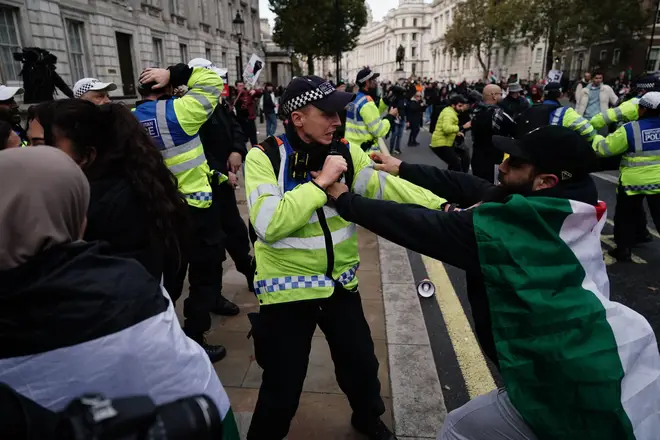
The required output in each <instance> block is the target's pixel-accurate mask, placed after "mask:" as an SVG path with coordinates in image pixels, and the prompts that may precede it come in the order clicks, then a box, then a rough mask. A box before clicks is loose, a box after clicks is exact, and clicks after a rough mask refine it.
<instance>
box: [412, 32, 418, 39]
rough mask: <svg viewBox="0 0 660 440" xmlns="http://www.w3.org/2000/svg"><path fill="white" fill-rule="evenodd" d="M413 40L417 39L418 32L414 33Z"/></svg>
mask: <svg viewBox="0 0 660 440" xmlns="http://www.w3.org/2000/svg"><path fill="white" fill-rule="evenodd" d="M411 38H412V41H417V32H413V33H412V37H411Z"/></svg>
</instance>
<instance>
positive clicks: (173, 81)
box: [167, 63, 193, 87]
mask: <svg viewBox="0 0 660 440" xmlns="http://www.w3.org/2000/svg"><path fill="white" fill-rule="evenodd" d="M167 70H169V71H170V85H171V86H172V87H179V86H185V85H186V84H188V80H189V79H190V75H192V72H193V69H192V67H188V65H186V64H183V63H179V64H176V65H174V66H170V67H168V68H167Z"/></svg>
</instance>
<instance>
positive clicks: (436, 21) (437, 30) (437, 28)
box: [433, 17, 440, 35]
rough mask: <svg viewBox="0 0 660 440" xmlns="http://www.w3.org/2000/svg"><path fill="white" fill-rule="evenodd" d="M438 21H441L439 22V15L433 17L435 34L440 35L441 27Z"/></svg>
mask: <svg viewBox="0 0 660 440" xmlns="http://www.w3.org/2000/svg"><path fill="white" fill-rule="evenodd" d="M438 23H439V22H438V17H435V18H434V19H433V28H434V31H433V35H438V33H439V32H440V28H439V27H438Z"/></svg>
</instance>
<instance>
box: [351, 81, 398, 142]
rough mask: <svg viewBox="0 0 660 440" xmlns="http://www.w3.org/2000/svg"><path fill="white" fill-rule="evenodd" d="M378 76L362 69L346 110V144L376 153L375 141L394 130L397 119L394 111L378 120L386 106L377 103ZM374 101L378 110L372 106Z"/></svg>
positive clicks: (396, 111) (380, 102)
mask: <svg viewBox="0 0 660 440" xmlns="http://www.w3.org/2000/svg"><path fill="white" fill-rule="evenodd" d="M379 76H380V74H379V73H375V72H372V71H371V69H369V68H365V69H362V70H360V72H359V73H358V74H357V80H356V85H357V86H358V87H359V91H358V93H357V95H356V96H355V99H354V100H353V102H351V103H350V104H348V107H346V140H347V141H348V142H349V143H350V144H351V145H355V146H359V147H361V148H362V150H364V151H368V150H374V151H375V150H379V147H378V138H382V137H385V135H387V133H389V131H390V129H391V128H392V127H393V126H394V123H395V120H396V118H397V116H398V115H399V111H398V110H397V109H396V108H392V109H391V110H390V111H389V113H388V114H387V115H386V116H385V117H384V118H382V119H381V117H380V115H381V113H383V112H384V111H386V110H387V105H386V104H385V102H384V101H383V100H382V99H378V97H377V91H378V82H377V81H376V79H377V78H378V77H379ZM375 99H378V103H379V104H378V106H377V105H376V103H375V101H374V100H375Z"/></svg>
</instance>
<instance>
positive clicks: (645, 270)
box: [388, 130, 660, 410]
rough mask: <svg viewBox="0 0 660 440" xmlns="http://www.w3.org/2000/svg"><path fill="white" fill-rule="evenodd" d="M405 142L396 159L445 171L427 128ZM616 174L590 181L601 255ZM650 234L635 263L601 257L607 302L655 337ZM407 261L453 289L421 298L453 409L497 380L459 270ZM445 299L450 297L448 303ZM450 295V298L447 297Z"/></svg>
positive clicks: (658, 282) (656, 285) (656, 291)
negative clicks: (602, 209)
mask: <svg viewBox="0 0 660 440" xmlns="http://www.w3.org/2000/svg"><path fill="white" fill-rule="evenodd" d="M467 138H468V139H467V142H468V144H470V138H471V136H470V135H468V136H467ZM407 140H408V132H406V134H405V135H404V138H403V140H402V150H403V154H402V155H401V159H403V160H405V161H407V162H411V163H420V164H422V163H423V164H430V165H435V166H437V167H439V168H446V165H445V164H444V162H442V161H441V160H440V159H438V158H437V157H436V156H435V155H434V154H433V153H432V152H431V151H430V149H429V147H428V145H429V144H430V140H431V135H430V133H429V132H428V131H427V130H423V131H422V132H421V133H420V135H419V136H418V142H420V144H421V145H420V146H418V147H406V146H405V145H406V144H407ZM388 146H389V142H388ZM617 174H618V173H617V172H608V173H603V174H599V175H598V176H595V177H594V180H595V182H596V185H597V187H598V192H599V197H600V199H601V200H603V201H604V202H606V203H607V206H608V212H607V216H608V224H607V225H606V226H605V229H604V231H603V234H602V236H601V243H602V246H603V251H604V252H607V250H608V249H611V248H612V247H613V246H614V243H613V237H612V234H613V232H612V224H613V222H612V220H613V218H614V210H615V206H616V192H615V188H616V185H615V183H614V182H616V178H617ZM603 177H604V178H603ZM647 220H648V222H649V226H654V225H653V222H652V220H651V218H650V216H648V214H647ZM652 233H653V234H654V235H655V237H654V241H653V242H652V243H649V244H645V245H642V246H639V247H638V248H635V249H634V262H632V263H619V262H617V261H616V260H614V259H612V258H611V257H609V255H606V256H605V261H606V263H607V269H608V275H609V278H610V291H611V298H612V299H613V300H615V301H619V302H621V303H623V304H625V305H627V306H629V307H631V308H632V309H634V310H636V311H637V312H639V313H640V314H642V315H643V316H644V317H646V319H647V320H648V321H649V322H650V323H651V325H652V327H653V329H654V330H655V332H656V335H660V276H659V275H658V273H657V272H655V270H657V269H656V268H658V267H660V237H659V236H658V234H657V231H656V230H655V229H652ZM409 258H410V262H411V266H412V268H413V272H414V274H415V278H416V281H418V282H420V281H422V280H424V279H430V280H431V281H433V282H434V283H436V284H437V283H438V282H439V283H440V284H443V286H436V287H438V289H445V290H444V291H447V290H450V291H452V292H451V294H450V295H449V296H448V295H442V296H439V295H436V296H439V297H440V298H438V299H429V298H426V299H425V298H421V297H420V303H421V305H422V310H423V312H424V317H425V321H426V325H427V329H428V333H429V338H430V339H431V344H432V348H433V351H434V358H435V362H436V367H437V370H438V376H439V378H440V381H441V383H442V384H443V394H444V398H445V404H446V405H447V409H448V410H452V409H454V408H457V407H458V406H460V405H462V404H464V403H465V402H467V400H469V399H470V398H471V397H475V395H478V394H480V393H483V392H484V390H485V391H488V389H490V388H493V387H494V386H497V385H500V384H501V380H500V378H499V377H498V375H497V373H496V371H495V369H494V368H493V366H492V365H491V364H490V363H489V362H488V361H486V360H485V359H484V358H483V355H482V354H481V352H480V350H478V349H477V348H475V347H478V346H477V345H476V339H475V338H474V335H473V334H472V331H471V330H472V329H471V328H470V327H472V328H473V325H474V324H473V322H472V317H471V312H470V306H469V303H468V300H467V292H466V281H465V274H464V272H463V271H461V270H458V269H456V268H454V267H451V266H448V265H442V264H440V263H438V262H434V261H431V260H430V259H428V258H426V257H422V256H420V255H418V254H415V253H413V252H409ZM443 280H448V281H446V282H443ZM453 292H455V295H454V294H453ZM447 297H449V298H450V300H449V303H447V299H446V298H447ZM454 297H455V300H453V299H452V298H454ZM452 301H453V302H452ZM461 309H462V310H461ZM463 312H464V315H465V317H466V320H465V322H464V323H462V321H461V320H462V319H463V317H462V315H463ZM457 315H461V316H458V317H457ZM468 322H469V325H468Z"/></svg>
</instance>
